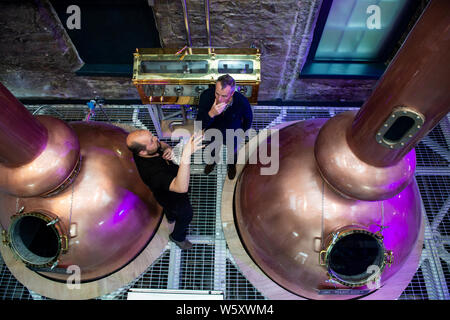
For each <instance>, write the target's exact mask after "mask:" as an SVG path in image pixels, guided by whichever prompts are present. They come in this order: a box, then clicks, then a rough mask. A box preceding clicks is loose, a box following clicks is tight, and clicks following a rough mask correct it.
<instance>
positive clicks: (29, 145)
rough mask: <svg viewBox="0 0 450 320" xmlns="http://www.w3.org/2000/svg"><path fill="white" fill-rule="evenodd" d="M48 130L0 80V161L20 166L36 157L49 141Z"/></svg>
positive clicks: (9, 165) (8, 164)
mask: <svg viewBox="0 0 450 320" xmlns="http://www.w3.org/2000/svg"><path fill="white" fill-rule="evenodd" d="M47 138H48V132H47V129H46V128H45V126H43V125H42V124H41V123H40V122H39V121H37V120H36V119H35V118H34V117H33V116H32V115H31V114H30V113H29V112H28V110H27V109H26V108H25V107H24V106H23V104H22V103H21V102H20V101H19V100H17V98H16V97H14V96H13V95H12V94H11V92H9V90H8V89H7V88H6V87H5V86H4V85H3V84H1V83H0V163H2V164H3V165H5V166H8V167H18V166H21V165H24V164H26V163H29V162H30V161H32V160H33V159H34V158H36V157H37V156H38V155H39V154H40V153H41V152H42V151H43V150H44V148H45V146H46V144H47Z"/></svg>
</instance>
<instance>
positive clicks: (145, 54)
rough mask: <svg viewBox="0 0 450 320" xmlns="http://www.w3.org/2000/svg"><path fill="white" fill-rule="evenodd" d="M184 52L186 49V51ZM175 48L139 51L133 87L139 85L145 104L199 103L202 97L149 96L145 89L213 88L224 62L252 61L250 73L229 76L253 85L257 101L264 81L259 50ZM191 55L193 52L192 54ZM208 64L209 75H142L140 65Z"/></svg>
mask: <svg viewBox="0 0 450 320" xmlns="http://www.w3.org/2000/svg"><path fill="white" fill-rule="evenodd" d="M183 49H184V48H183ZM183 49H182V50H178V49H174V48H144V49H136V53H134V64H133V79H132V81H133V84H134V85H135V86H136V88H137V90H138V92H139V95H140V97H141V100H142V103H144V104H168V103H170V104H186V105H188V104H190V105H192V104H197V103H198V96H189V95H186V96H183V95H180V96H148V95H146V94H145V91H144V86H147V85H196V84H197V85H209V84H215V83H216V80H217V78H218V77H220V76H221V75H223V73H219V72H218V68H219V61H221V60H236V61H240V60H251V61H252V62H253V72H252V73H249V74H241V73H237V74H234V73H229V74H230V75H231V76H232V77H233V78H234V79H235V81H236V85H237V86H241V85H248V86H252V94H251V97H249V101H250V103H252V104H255V103H256V102H257V97H258V89H259V84H260V82H261V61H260V57H261V54H260V52H259V49H252V48H242V49H221V48H189V49H190V50H189V51H187V50H186V51H184V54H181V52H182V51H183ZM188 52H189V53H188ZM181 60H184V61H207V63H208V71H207V72H206V73H195V74H192V73H188V74H186V73H141V72H140V69H141V68H140V66H141V63H142V62H144V61H181Z"/></svg>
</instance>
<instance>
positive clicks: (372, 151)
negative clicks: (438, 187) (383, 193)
mask: <svg viewBox="0 0 450 320" xmlns="http://www.w3.org/2000/svg"><path fill="white" fill-rule="evenodd" d="M449 61H450V2H449V1H447V0H434V1H431V2H430V3H429V5H428V7H427V8H426V9H425V11H424V13H423V14H422V16H421V17H420V19H419V21H418V22H417V23H416V25H415V26H414V28H413V30H412V31H411V33H410V34H409V35H408V37H407V39H406V40H405V42H404V44H403V46H402V48H401V49H400V50H399V52H398V53H397V55H396V56H395V58H394V60H393V61H392V62H391V64H390V65H389V67H388V69H387V70H386V72H385V73H384V75H383V77H382V78H381V79H380V81H379V83H378V84H377V86H376V88H375V90H374V92H373V93H372V95H371V96H370V98H369V99H368V100H367V101H366V103H365V104H364V105H363V107H362V108H361V109H360V111H359V112H358V114H357V115H356V117H355V120H354V121H353V124H352V126H351V128H349V130H348V131H347V139H348V143H349V146H350V148H351V149H352V151H353V152H354V153H355V155H356V156H357V157H358V158H359V159H361V160H362V161H364V162H366V163H368V164H371V165H374V166H390V165H393V164H395V163H397V162H398V161H399V160H400V159H402V158H403V157H404V156H405V155H406V154H407V153H408V152H409V151H410V150H411V149H412V148H414V146H415V145H417V144H418V142H419V141H420V140H421V139H422V138H423V137H424V136H425V135H427V134H428V132H429V131H430V130H432V129H433V127H434V126H435V125H436V124H438V122H439V121H440V119H442V118H443V117H444V116H445V115H446V114H447V113H448V112H449V111H450V91H449V88H450V76H449V75H450V67H449ZM400 109H401V110H400ZM395 111H398V112H397V113H395ZM403 111H405V112H403ZM402 115H403V116H402ZM390 118H391V119H393V120H392V121H388V120H389V119H390ZM395 120H397V121H395ZM417 120H419V121H417ZM389 129H390V131H389ZM377 137H378V139H377ZM397 142H398V144H397Z"/></svg>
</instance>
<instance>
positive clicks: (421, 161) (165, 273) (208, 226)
mask: <svg viewBox="0 0 450 320" xmlns="http://www.w3.org/2000/svg"><path fill="white" fill-rule="evenodd" d="M27 108H28V109H29V110H30V112H32V113H35V114H48V115H53V116H56V117H59V118H61V119H63V120H66V121H82V120H84V119H85V118H86V116H87V115H88V111H89V109H88V108H87V106H83V105H56V104H55V105H28V106H27ZM253 108H254V120H253V125H252V128H253V129H255V130H257V131H259V130H261V129H264V128H270V127H273V126H276V125H278V124H280V123H283V122H287V121H296V120H306V119H313V118H330V117H332V116H334V115H335V114H338V113H340V112H344V111H348V110H358V108H351V107H348V108H346V107H311V106H308V107H303V106H255V107H253ZM178 109H179V107H177V106H165V107H164V108H163V109H162V111H163V112H162V113H163V116H167V115H170V114H171V113H173V112H174V111H177V110H178ZM195 116H196V110H195V108H194V109H193V110H192V111H190V112H189V113H188V117H189V118H191V119H195ZM90 120H92V121H102V122H111V123H114V124H123V125H131V126H134V127H137V128H142V129H147V130H150V131H151V132H152V133H153V134H157V130H156V128H155V125H154V123H153V121H152V117H151V115H150V113H149V109H148V107H147V106H142V105H130V106H123V105H105V106H103V110H96V113H95V114H94V115H93V116H91V118H90ZM166 142H168V143H169V144H170V145H171V146H176V145H177V143H178V141H166ZM449 145H450V121H449V117H448V115H447V117H445V118H444V119H443V120H442V121H441V122H440V124H439V125H438V126H436V127H435V128H434V129H433V130H432V131H431V132H430V133H429V134H428V136H427V137H426V138H424V139H423V140H422V141H421V142H420V143H419V145H418V146H417V147H416V155H417V168H416V180H417V183H418V186H419V189H420V193H421V196H422V200H423V208H424V211H425V217H426V219H425V220H426V228H425V241H424V250H423V253H422V257H421V263H420V267H419V269H418V270H417V272H416V274H415V276H414V278H413V279H412V281H411V283H410V284H409V285H408V287H407V288H406V289H405V290H404V292H403V294H402V295H401V296H400V298H399V299H401V300H424V299H447V300H448V299H450V297H449V288H448V287H449V284H450V271H449V263H450V253H449V250H450V237H449V232H450V215H449V209H450V149H449ZM223 159H226V155H225V151H224V152H223ZM203 167H204V166H203V165H198V164H194V165H193V166H192V169H191V173H192V174H191V184H190V185H191V187H190V191H189V196H190V199H191V203H192V207H193V210H194V219H193V221H192V223H191V225H190V228H189V231H188V237H189V239H191V241H192V242H193V243H194V247H193V249H191V250H190V251H186V252H184V251H181V250H179V249H178V247H176V246H175V245H174V244H173V243H170V242H169V244H168V245H167V247H166V249H165V251H164V252H163V254H162V255H161V256H160V257H159V258H158V259H157V260H156V261H155V262H154V263H153V264H152V265H151V266H149V268H148V269H147V270H146V271H145V272H144V273H143V274H142V275H141V276H140V277H138V278H137V279H135V280H134V281H132V282H131V283H129V284H128V285H126V286H124V287H123V288H121V289H119V290H117V291H116V292H113V293H111V294H108V295H105V296H103V297H100V298H99V299H113V300H122V299H127V292H128V290H129V289H130V288H147V289H182V290H221V291H224V294H225V299H227V300H233V299H239V300H257V299H265V297H264V296H263V295H262V294H261V293H260V292H258V290H257V289H255V288H254V287H253V286H252V284H251V283H250V282H249V281H248V280H247V279H246V278H245V277H244V276H243V275H242V273H241V272H240V270H239V268H238V266H237V265H236V264H235V263H234V260H233V257H232V256H231V255H230V253H229V251H228V248H227V246H226V242H225V238H224V235H223V232H222V229H221V220H220V203H221V195H222V186H223V182H224V180H225V175H226V164H221V165H218V166H216V169H214V171H213V172H212V173H211V174H210V175H208V176H205V175H204V174H203ZM42 298H44V297H41V296H39V295H38V294H36V293H34V292H30V291H29V290H27V289H26V288H25V287H23V286H22V285H21V284H20V283H19V282H18V281H17V280H16V279H15V278H14V276H13V275H12V274H11V273H10V271H9V270H8V269H7V268H6V266H5V265H4V263H3V260H1V257H0V299H42ZM44 299H45V298H44Z"/></svg>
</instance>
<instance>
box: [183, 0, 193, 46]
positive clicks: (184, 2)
mask: <svg viewBox="0 0 450 320" xmlns="http://www.w3.org/2000/svg"><path fill="white" fill-rule="evenodd" d="M181 5H182V6H183V15H184V26H185V27H186V36H187V41H188V50H189V54H192V39H191V29H190V28H189V16H188V12H187V3H186V0H181Z"/></svg>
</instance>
